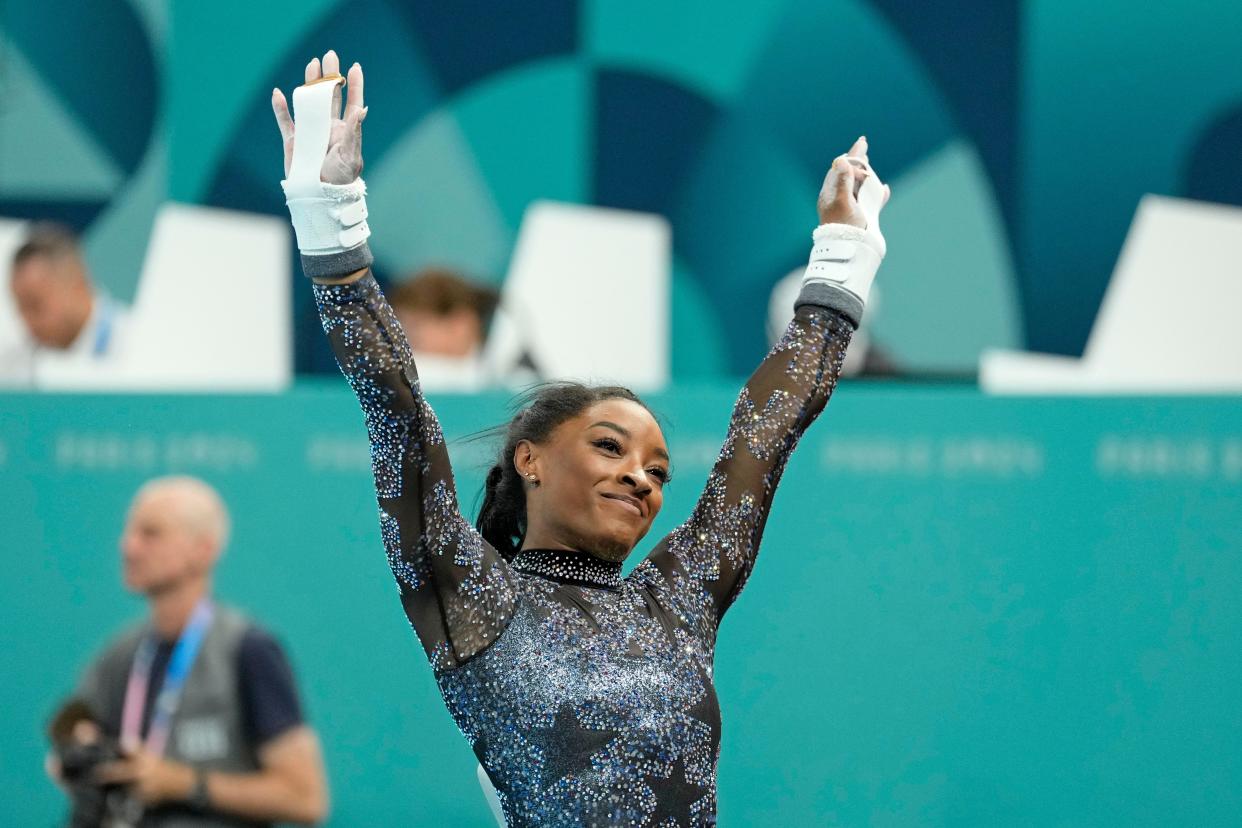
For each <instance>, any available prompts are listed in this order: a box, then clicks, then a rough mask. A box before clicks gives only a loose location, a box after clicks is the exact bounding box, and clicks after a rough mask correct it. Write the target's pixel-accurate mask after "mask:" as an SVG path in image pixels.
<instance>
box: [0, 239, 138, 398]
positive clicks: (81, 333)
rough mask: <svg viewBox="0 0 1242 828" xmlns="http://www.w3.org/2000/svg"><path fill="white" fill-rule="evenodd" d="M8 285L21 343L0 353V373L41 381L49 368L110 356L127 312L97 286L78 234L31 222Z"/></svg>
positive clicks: (22, 380)
mask: <svg viewBox="0 0 1242 828" xmlns="http://www.w3.org/2000/svg"><path fill="white" fill-rule="evenodd" d="M8 289H9V291H10V293H11V296H12V300H13V306H14V309H15V310H16V312H17V315H18V317H19V319H20V320H21V323H22V327H23V328H24V329H25V330H24V332H23V333H24V336H23V337H22V340H23V341H20V342H19V343H17V344H15V345H12V346H10V347H7V348H5V349H3V351H0V377H3V378H4V379H6V380H7V381H8V382H9V383H12V384H17V385H33V386H38V385H40V384H41V383H40V380H41V379H43V378H45V376H44V375H46V374H48V373H49V372H52V373H54V372H58V371H61V370H64V369H69V370H73V369H74V368H78V367H82V366H88V365H90V364H95V363H101V362H102V361H104V360H112V359H114V358H115V357H116V356H117V354H118V353H119V352H120V350H121V347H122V344H123V341H124V332H125V328H126V326H127V323H128V316H129V313H128V310H127V309H126V308H125V307H124V306H122V305H120V304H119V303H117V302H116V301H115V300H114V299H112V298H111V297H109V296H108V295H107V294H105V293H103V292H101V291H99V290H98V289H96V287H95V286H94V284H93V283H92V280H91V276H90V272H89V271H88V270H87V267H86V262H85V260H84V259H83V257H82V253H81V250H80V248H79V247H78V241H77V238H76V237H75V236H74V234H73V232H72V231H71V230H69V229H68V228H66V227H63V226H60V225H57V224H35V225H33V226H32V227H31V230H30V233H29V235H28V237H27V239H26V241H25V242H24V243H23V244H22V245H21V247H19V248H18V249H17V252H16V253H15V254H14V255H13V263H12V268H11V271H10V277H9V285H8Z"/></svg>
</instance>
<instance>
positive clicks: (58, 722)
mask: <svg viewBox="0 0 1242 828" xmlns="http://www.w3.org/2000/svg"><path fill="white" fill-rule="evenodd" d="M48 738H49V739H50V740H51V742H52V749H53V751H54V752H55V754H56V758H57V760H58V761H59V762H60V776H61V779H63V780H64V783H65V785H66V787H67V788H68V792H69V798H70V811H69V818H68V820H67V821H66V825H69V826H71V828H101V826H102V827H105V828H119V826H124V825H130V824H133V822H132V819H131V818H130V817H128V816H127V814H128V812H129V811H132V810H133V804H134V803H133V802H132V801H131V800H130V797H129V796H128V795H127V794H126V791H125V789H124V786H121V785H102V784H99V783H97V782H95V781H94V778H93V774H94V771H95V769H96V768H97V767H99V766H100V765H102V764H104V763H106V762H111V761H113V760H114V759H120V758H122V757H123V756H124V753H123V752H122V751H121V746H120V744H119V743H118V742H117V741H116V740H115V739H113V738H110V737H109V736H108V735H107V734H105V733H104V731H103V728H101V727H100V726H99V721H98V719H97V718H96V717H95V715H94V713H93V712H92V711H91V709H90V708H89V707H88V706H87V705H86V704H84V703H83V702H81V701H70V702H68V703H66V704H64V705H62V706H61V708H60V709H59V710H57V711H56V713H55V715H53V716H52V721H51V723H50V724H49V725H48Z"/></svg>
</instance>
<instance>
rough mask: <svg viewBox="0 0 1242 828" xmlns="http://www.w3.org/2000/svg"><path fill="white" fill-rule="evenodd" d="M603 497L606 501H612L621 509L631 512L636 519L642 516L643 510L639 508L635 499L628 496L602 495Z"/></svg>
mask: <svg viewBox="0 0 1242 828" xmlns="http://www.w3.org/2000/svg"><path fill="white" fill-rule="evenodd" d="M604 497H605V498H606V499H608V500H611V501H613V502H614V503H619V504H621V505H622V506H623V507H625V508H626V510H628V511H630V512H632V513H633V514H635V515H637V516H638V517H642V516H643V510H642V508H640V507H639V505H638V500H637V499H636V498H633V497H629V496H628V495H615V494H606V495H604Z"/></svg>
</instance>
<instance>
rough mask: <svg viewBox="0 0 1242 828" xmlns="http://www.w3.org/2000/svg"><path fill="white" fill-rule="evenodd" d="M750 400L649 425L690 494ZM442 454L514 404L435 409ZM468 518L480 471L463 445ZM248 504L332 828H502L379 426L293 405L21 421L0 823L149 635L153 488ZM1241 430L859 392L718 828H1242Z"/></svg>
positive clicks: (683, 507)
mask: <svg viewBox="0 0 1242 828" xmlns="http://www.w3.org/2000/svg"><path fill="white" fill-rule="evenodd" d="M733 393H734V391H733V389H732V388H717V387H712V388H699V389H686V390H679V391H678V392H677V393H676V394H668V395H664V396H657V397H655V398H653V400H652V402H653V404H654V405H655V407H656V408H657V409H658V410H660V411H662V412H664V413H665V415H666V418H667V422H668V426H667V432H668V436H669V440H670V445H671V447H672V449H673V455H674V462H675V465H676V466H677V467H678V469H677V480H676V481H674V483H673V485H672V487H671V488H670V490H669V492H668V497H667V500H666V508H665V511H664V514H663V515H662V516H661V519H660V521H659V522H658V524H657V526H656V528H655V530H653V534H655V533H662V532H664V531H667V530H668V529H669V528H671V527H672V526H673V525H674V523H675V522H676V521H677V520H679V519H680V518H681V517H683V516H684V515H685V514H686V513H687V511H688V509H689V508H690V505H691V503H692V501H693V500H694V498H695V496H696V494H697V488H698V486H699V485H701V483H702V481H703V479H704V477H705V475H706V472H707V467H708V464H709V463H710V462H711V461H712V459H713V458H714V454H715V450H716V448H717V444H718V441H719V440H720V439H721V437H722V435H723V429H724V425H725V422H726V420H727V417H728V412H729V409H730V406H731V404H732V398H733ZM434 402H435V403H436V406H437V408H438V410H439V411H440V413H441V417H442V419H443V421H444V423H445V424H446V429H447V431H448V432H449V433H450V435H453V434H456V435H464V434H467V433H469V432H471V431H474V430H476V429H479V428H482V427H484V426H486V425H490V424H491V423H493V422H495V421H497V420H499V419H501V418H502V416H503V413H504V405H503V400H502V399H500V398H492V397H489V398H484V399H482V400H479V399H470V398H443V399H436V400H435V401H434ZM453 452H454V457H455V461H456V465H457V469H458V476H459V481H460V484H461V488H462V491H463V493H465V494H464V498H463V500H464V502H465V503H466V504H467V505H470V504H471V503H472V502H473V492H474V491H475V490H476V487H477V486H478V484H479V482H480V480H481V467H482V465H483V464H484V463H485V462H486V461H487V457H486V451H485V447H484V446H482V445H480V444H477V443H475V444H469V443H467V444H456V445H455V446H454V448H453ZM170 471H178V472H190V473H194V474H198V475H201V476H203V477H205V478H206V479H208V480H210V481H211V482H213V483H214V484H216V485H217V486H219V488H220V489H221V491H222V492H223V494H224V496H225V497H226V499H227V500H228V502H229V503H230V505H231V506H232V509H233V513H234V518H235V524H236V530H235V533H234V542H233V544H232V548H231V549H230V550H229V552H228V554H227V556H226V557H225V559H224V561H223V562H222V564H221V568H220V573H219V579H218V580H219V584H218V588H219V593H220V594H221V595H222V596H224V597H225V598H226V599H227V600H228V601H230V602H233V603H235V604H237V605H240V606H241V607H243V608H245V609H247V610H249V611H251V612H252V613H253V614H254V615H256V616H257V617H259V618H260V619H262V621H263V622H264V623H266V624H267V625H269V626H270V627H272V628H273V629H274V630H275V631H276V632H277V633H278V634H279V635H280V637H281V638H282V639H283V640H284V641H285V642H286V643H287V645H288V647H289V650H290V652H291V655H292V658H293V661H294V664H295V667H296V669H297V672H298V675H299V677H300V680H301V687H302V691H303V694H304V697H305V701H306V705H307V707H308V711H309V714H310V716H311V718H312V719H313V721H314V724H315V725H316V727H317V728H318V729H319V731H320V733H321V734H322V736H323V741H324V746H325V751H326V755H327V762H328V766H329V771H330V774H331V781H332V789H333V799H334V810H333V817H332V821H331V824H332V825H335V826H377V825H411V824H421V825H478V826H485V825H487V824H489V822H488V820H489V816H488V814H487V812H486V810H485V806H484V803H483V799H482V797H481V795H480V794H479V791H478V788H477V785H476V783H475V778H474V759H473V757H472V756H471V754H470V753H469V751H468V749H467V747H466V744H465V742H464V740H462V738H461V737H460V736H459V735H458V734H457V732H456V730H455V728H454V726H453V724H452V722H451V720H450V719H449V717H448V715H447V713H445V711H444V710H443V707H442V705H441V703H440V700H439V698H438V696H437V693H436V689H435V686H434V684H433V682H432V679H431V674H430V671H429V669H428V668H427V667H426V666H425V664H424V662H423V659H422V656H421V652H420V649H419V646H418V644H417V642H416V641H415V639H414V636H413V634H412V633H411V632H410V631H409V630H408V629H407V627H406V623H405V620H404V618H403V616H402V613H401V609H400V607H399V605H398V601H397V596H396V589H395V587H394V586H393V583H392V581H391V579H390V576H389V574H388V572H387V567H386V563H385V558H384V554H383V552H382V550H381V548H380V543H379V531H378V527H377V523H376V508H375V504H374V502H373V500H372V496H371V488H370V479H369V468H368V461H367V455H366V446H365V440H364V438H363V435H362V424H361V416H360V414H359V413H358V411H357V409H356V407H355V403H354V401H353V399H352V398H351V397H350V395H349V394H348V392H346V391H345V390H344V389H343V388H341V387H340V386H339V385H337V384H335V383H332V384H329V385H325V386H307V387H299V388H298V389H296V390H295V391H293V392H291V393H289V394H286V395H281V396H269V397H257V396H236V397H230V396H212V397H190V396H186V397H108V396H95V397H91V396H42V397H36V396H7V397H2V398H0V491H2V492H3V504H4V505H3V512H2V514H3V524H4V533H3V549H4V553H5V554H4V560H5V563H6V568H7V572H6V576H5V579H4V582H3V583H4V585H3V587H2V588H0V589H2V590H3V593H2V596H0V597H2V598H3V600H2V601H0V606H2V607H3V609H2V612H3V617H2V623H0V647H2V648H3V652H4V653H5V655H6V659H5V667H4V675H5V681H3V683H2V688H3V689H2V690H0V693H2V694H3V695H2V696H0V702H2V703H0V755H3V757H4V761H3V762H0V790H2V791H4V793H5V796H3V797H2V798H0V824H3V825H6V826H7V825H14V826H17V825H21V826H26V825H49V824H52V823H53V822H54V820H55V819H57V818H58V816H59V814H60V813H61V809H62V807H63V806H62V801H61V798H60V795H59V794H58V793H57V792H56V791H55V789H54V788H52V786H51V785H50V783H48V782H47V781H46V780H45V779H44V778H43V774H42V770H41V760H42V754H43V751H44V743H43V740H42V738H41V735H40V731H41V728H42V725H43V721H44V718H45V717H46V715H47V713H48V712H49V710H50V708H51V706H52V704H53V702H54V700H55V699H57V698H58V697H59V696H60V695H61V694H63V693H64V692H66V691H67V690H68V689H69V687H70V686H71V684H72V682H73V680H74V676H75V674H76V672H77V670H78V669H79V668H80V667H81V665H82V664H83V663H84V662H85V660H86V659H87V658H88V656H89V655H90V653H91V652H92V651H94V650H95V649H96V648H98V647H99V646H100V645H101V644H102V643H103V642H104V640H105V639H106V638H107V636H108V635H109V634H110V633H111V632H112V631H114V630H116V629H117V628H118V627H120V626H121V625H122V624H123V623H125V622H126V621H127V620H128V619H131V618H134V617H136V616H137V615H138V614H139V613H140V612H141V609H142V608H141V604H140V603H139V602H138V601H136V600H135V599H133V598H130V597H127V596H125V595H124V594H123V592H122V590H121V588H120V586H119V583H118V574H119V572H118V570H119V567H118V554H117V551H116V537H117V534H118V532H119V530H120V526H121V521H122V517H123V513H124V510H125V508H126V505H127V503H128V500H129V498H130V496H131V494H132V493H133V491H134V489H135V488H136V487H137V486H138V485H139V484H140V483H141V482H142V481H143V480H145V479H146V478H148V477H150V476H153V475H156V474H163V473H167V472H170ZM1240 484H1242V405H1239V403H1238V401H1237V400H1228V399H1177V400H1152V399H1124V400H1121V399H1119V400H1111V399H1110V400H1025V399H1018V400H1004V399H999V400H998V399H988V398H985V397H981V396H979V395H978V394H977V393H976V392H974V391H973V390H968V389H958V388H893V387H892V386H884V387H879V386H870V385H866V384H846V385H843V386H842V388H841V390H840V391H839V392H838V395H837V398H836V399H835V400H834V401H833V403H832V404H831V405H830V406H829V409H828V411H827V412H826V414H825V415H824V417H823V418H822V419H821V420H820V422H819V423H817V424H816V426H815V427H814V428H813V429H812V431H811V432H810V434H808V436H807V439H806V440H805V441H804V442H803V444H802V446H801V447H800V448H799V450H798V453H797V455H796V456H795V458H794V461H793V462H792V463H791V465H790V467H789V470H788V472H787V474H786V476H785V480H784V482H783V483H782V489H781V494H780V496H779V497H778V498H777V501H776V508H775V512H774V514H773V516H772V519H771V521H770V523H769V524H768V530H767V535H766V538H765V540H764V544H763V552H762V554H761V555H760V560H759V564H758V568H757V570H756V574H755V577H754V578H753V579H752V581H751V582H750V584H749V586H748V587H747V589H746V592H745V594H744V595H743V597H742V599H741V601H740V603H739V604H738V605H737V607H736V608H735V609H734V610H732V611H731V613H730V615H729V617H728V619H727V620H726V621H725V623H724V625H723V627H722V631H721V638H720V647H719V652H718V660H717V674H716V680H717V684H718V688H719V692H720V699H721V705H722V708H723V718H724V737H723V745H722V751H721V760H720V817H721V824H722V825H738V826H742V825H829V824H833V825H866V824H873V825H912V826H914V825H918V826H921V825H952V826H974V825H978V826H995V825H1019V824H1021V825H1142V824H1151V825H1199V826H1202V825H1224V824H1230V823H1233V824H1236V822H1235V821H1236V819H1237V815H1238V814H1239V813H1242V747H1240V745H1242V712H1240V711H1242V704H1239V701H1240V697H1239V687H1242V667H1240V666H1239V658H1238V653H1239V652H1242V609H1239V602H1238V598H1237V596H1238V595H1239V594H1242V556H1240V554H1239V552H1240V549H1242V508H1239V507H1240V505H1242V504H1240V503H1239V496H1238V492H1239V491H1242V486H1240Z"/></svg>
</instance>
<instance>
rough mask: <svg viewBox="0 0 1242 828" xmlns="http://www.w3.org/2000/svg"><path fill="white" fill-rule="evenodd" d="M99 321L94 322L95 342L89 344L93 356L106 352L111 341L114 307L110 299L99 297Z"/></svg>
mask: <svg viewBox="0 0 1242 828" xmlns="http://www.w3.org/2000/svg"><path fill="white" fill-rule="evenodd" d="M97 304H98V306H99V321H98V322H96V323H95V342H94V344H93V345H92V346H91V354H92V355H93V356H97V357H98V356H103V355H104V354H105V353H107V352H108V345H109V343H111V341H112V322H113V320H114V318H115V317H116V308H115V307H114V306H113V304H112V301H111V300H110V299H106V298H104V297H102V296H101V297H99V299H98V302H97Z"/></svg>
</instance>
